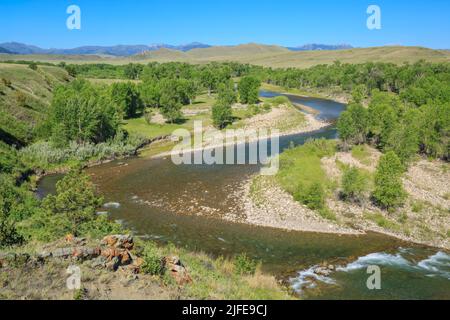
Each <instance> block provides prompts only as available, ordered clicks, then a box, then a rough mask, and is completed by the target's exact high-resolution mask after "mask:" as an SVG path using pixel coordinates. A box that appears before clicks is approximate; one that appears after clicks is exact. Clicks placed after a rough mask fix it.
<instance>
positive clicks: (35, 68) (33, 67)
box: [28, 62, 38, 71]
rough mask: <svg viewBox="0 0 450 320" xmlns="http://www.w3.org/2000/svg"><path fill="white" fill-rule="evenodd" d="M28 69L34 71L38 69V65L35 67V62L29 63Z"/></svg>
mask: <svg viewBox="0 0 450 320" xmlns="http://www.w3.org/2000/svg"><path fill="white" fill-rule="evenodd" d="M28 68H30V69H31V70H34V71H36V70H37V68H38V65H37V63H36V62H31V63H30V64H29V65H28Z"/></svg>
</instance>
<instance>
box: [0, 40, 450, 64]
mask: <svg viewBox="0 0 450 320" xmlns="http://www.w3.org/2000/svg"><path fill="white" fill-rule="evenodd" d="M421 59H423V60H426V61H429V62H446V61H450V51H446V50H433V49H428V48H422V47H402V46H387V47H373V48H357V49H348V50H328V51H327V50H318V51H297V52H295V51H289V50H288V49H286V48H283V47H278V46H268V45H261V44H244V45H239V46H221V47H210V48H204V49H193V50H190V51H188V52H182V51H175V50H170V49H167V48H162V49H159V50H155V51H147V52H145V53H142V54H138V55H135V56H131V57H111V56H109V57H105V56H99V55H43V54H40V55H8V54H2V55H0V61H8V60H28V61H29V60H36V61H45V62H53V63H57V62H60V61H67V62H69V63H110V64H126V63H130V62H139V63H147V62H151V61H157V62H168V61H179V62H188V63H208V62H212V61H236V62H241V63H250V64H255V65H262V66H268V67H274V68H288V67H292V68H308V67H311V66H314V65H318V64H331V63H333V62H334V61H336V60H339V61H341V62H343V63H364V62H369V61H372V62H392V63H396V64H402V63H404V62H409V63H414V62H416V61H419V60H421Z"/></svg>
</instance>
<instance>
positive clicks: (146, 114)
mask: <svg viewBox="0 0 450 320" xmlns="http://www.w3.org/2000/svg"><path fill="white" fill-rule="evenodd" d="M152 116H153V113H152V112H151V111H148V110H146V111H145V112H144V119H145V122H147V124H151V123H152Z"/></svg>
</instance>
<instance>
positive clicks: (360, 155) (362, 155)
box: [352, 145, 370, 165]
mask: <svg viewBox="0 0 450 320" xmlns="http://www.w3.org/2000/svg"><path fill="white" fill-rule="evenodd" d="M352 156H353V158H355V159H357V160H359V162H361V163H362V164H364V165H370V152H369V150H368V149H367V146H365V145H359V146H354V147H353V148H352Z"/></svg>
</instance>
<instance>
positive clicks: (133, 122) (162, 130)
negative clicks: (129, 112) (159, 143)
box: [123, 117, 186, 139]
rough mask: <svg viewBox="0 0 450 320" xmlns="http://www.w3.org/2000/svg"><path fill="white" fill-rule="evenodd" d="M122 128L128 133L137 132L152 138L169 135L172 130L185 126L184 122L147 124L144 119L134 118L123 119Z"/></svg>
mask: <svg viewBox="0 0 450 320" xmlns="http://www.w3.org/2000/svg"><path fill="white" fill-rule="evenodd" d="M123 128H124V129H125V130H127V131H128V132H129V133H133V134H139V135H141V136H143V137H146V138H149V139H154V138H157V137H163V136H167V135H170V134H171V133H172V132H173V131H174V130H176V129H180V128H184V129H185V128H186V126H185V125H184V124H169V123H166V124H148V123H147V122H146V121H145V119H144V118H143V117H142V118H136V119H128V120H125V121H124V126H123Z"/></svg>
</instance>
